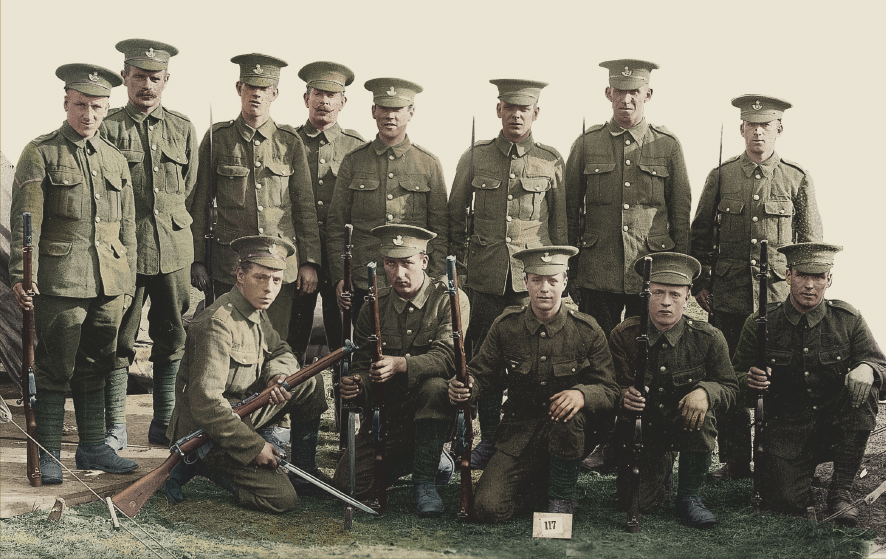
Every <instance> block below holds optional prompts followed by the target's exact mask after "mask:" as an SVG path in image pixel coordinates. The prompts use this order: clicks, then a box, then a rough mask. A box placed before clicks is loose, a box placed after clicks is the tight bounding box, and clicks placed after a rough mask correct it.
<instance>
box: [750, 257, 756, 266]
mask: <svg viewBox="0 0 886 559" xmlns="http://www.w3.org/2000/svg"><path fill="white" fill-rule="evenodd" d="M756 265H757V261H756V260H754V259H753V258H751V266H756Z"/></svg>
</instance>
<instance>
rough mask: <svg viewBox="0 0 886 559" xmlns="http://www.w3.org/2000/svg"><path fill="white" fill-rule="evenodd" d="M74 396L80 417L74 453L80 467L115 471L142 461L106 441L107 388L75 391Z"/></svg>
mask: <svg viewBox="0 0 886 559" xmlns="http://www.w3.org/2000/svg"><path fill="white" fill-rule="evenodd" d="M71 394H72V396H73V398H74V415H75V417H76V418H77V432H78V434H79V435H80V444H78V445H77V452H76V454H75V455H74V463H75V464H76V465H77V469H78V470H101V471H103V472H109V473H112V474H122V473H125V472H131V471H132V470H134V469H136V468H138V464H137V463H136V462H134V461H133V460H129V459H128V458H123V457H121V456H117V453H116V452H114V449H112V448H111V447H110V446H108V445H106V444H105V429H104V417H105V409H104V408H105V389H104V387H102V388H99V389H97V390H91V391H88V392H87V391H85V390H82V389H75V390H72V391H71Z"/></svg>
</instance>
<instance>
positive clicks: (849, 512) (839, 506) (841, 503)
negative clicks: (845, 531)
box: [828, 499, 858, 528]
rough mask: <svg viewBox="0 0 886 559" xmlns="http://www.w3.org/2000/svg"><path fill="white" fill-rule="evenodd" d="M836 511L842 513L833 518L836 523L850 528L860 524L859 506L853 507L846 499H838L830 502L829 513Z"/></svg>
mask: <svg viewBox="0 0 886 559" xmlns="http://www.w3.org/2000/svg"><path fill="white" fill-rule="evenodd" d="M836 512H838V513H840V514H838V515H837V516H835V517H834V519H833V520H834V522H835V523H836V524H839V525H841V526H848V527H850V528H854V527H855V525H856V524H858V507H853V506H852V503H850V502H849V501H847V500H846V499H837V500H835V501H832V502H829V503H828V513H829V514H834V513H836Z"/></svg>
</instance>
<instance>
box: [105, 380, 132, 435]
mask: <svg viewBox="0 0 886 559" xmlns="http://www.w3.org/2000/svg"><path fill="white" fill-rule="evenodd" d="M128 383H129V368H128V367H123V368H120V369H114V370H113V371H111V374H110V375H108V378H107V381H106V382H105V428H106V431H105V444H106V445H108V446H109V447H111V448H112V449H114V451H121V450H123V449H124V448H126V447H127V446H128V445H129V437H128V435H127V433H126V385H127V384H128Z"/></svg>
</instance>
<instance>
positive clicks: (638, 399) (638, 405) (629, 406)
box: [621, 386, 646, 411]
mask: <svg viewBox="0 0 886 559" xmlns="http://www.w3.org/2000/svg"><path fill="white" fill-rule="evenodd" d="M621 405H622V407H624V409H626V410H629V411H643V408H645V407H646V398H644V397H643V396H641V395H640V392H638V391H637V389H636V388H634V387H633V386H630V387H628V391H627V392H625V397H624V400H623V401H622V404H621Z"/></svg>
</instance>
